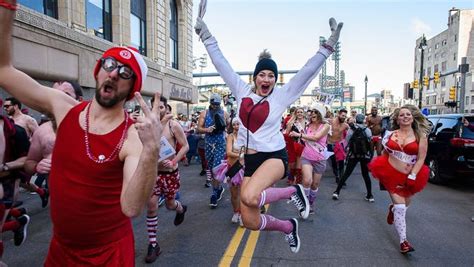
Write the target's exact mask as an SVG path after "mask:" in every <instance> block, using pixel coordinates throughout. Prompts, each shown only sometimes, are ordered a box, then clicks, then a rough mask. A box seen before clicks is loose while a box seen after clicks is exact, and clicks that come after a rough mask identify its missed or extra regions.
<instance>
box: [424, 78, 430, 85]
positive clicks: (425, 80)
mask: <svg viewBox="0 0 474 267" xmlns="http://www.w3.org/2000/svg"><path fill="white" fill-rule="evenodd" d="M423 85H424V86H426V87H428V85H430V78H429V77H428V76H425V77H423Z"/></svg>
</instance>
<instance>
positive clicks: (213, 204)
mask: <svg viewBox="0 0 474 267" xmlns="http://www.w3.org/2000/svg"><path fill="white" fill-rule="evenodd" d="M209 206H211V209H215V208H217V196H216V195H215V194H212V196H211V201H210V202H209Z"/></svg>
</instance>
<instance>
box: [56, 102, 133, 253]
mask: <svg viewBox="0 0 474 267" xmlns="http://www.w3.org/2000/svg"><path fill="white" fill-rule="evenodd" d="M87 104H88V102H81V103H80V104H78V105H76V106H75V107H73V108H72V109H71V110H70V111H69V112H68V113H67V115H66V117H65V118H64V119H63V121H62V122H61V125H60V126H59V128H58V131H57V137H56V144H55V146H54V150H53V156H52V166H51V173H50V176H49V183H50V196H51V200H50V203H51V207H50V212H51V219H52V222H53V232H54V237H55V238H56V239H57V240H58V241H59V242H60V243H62V244H64V245H67V246H71V247H80V248H89V247H97V246H101V245H104V244H107V243H110V242H114V241H117V240H119V239H120V238H122V237H123V236H125V235H126V234H127V233H129V232H131V231H132V227H131V222H130V219H129V218H128V217H126V216H125V215H124V214H123V213H122V209H121V206H120V193H121V191H122V183H123V162H122V161H120V159H119V157H118V156H117V157H116V158H115V159H114V160H112V161H109V162H105V163H96V162H94V161H92V160H91V159H89V157H88V156H87V154H86V145H85V137H84V136H85V134H84V129H82V128H81V126H80V125H79V114H80V112H81V111H82V110H84V108H85V107H86V106H87ZM127 119H128V120H129V118H128V117H127ZM131 124H132V122H131V121H129V123H128V125H131ZM124 127H125V121H124V122H123V123H122V124H120V125H119V126H118V127H117V128H115V129H114V130H113V131H111V132H109V133H107V134H104V135H95V134H90V133H89V143H90V148H91V151H92V154H93V155H95V156H96V157H97V156H98V155H99V154H103V155H106V157H107V156H108V155H110V153H111V152H112V151H113V149H114V148H115V146H116V145H117V144H118V142H119V141H120V138H121V137H122V133H123V130H124Z"/></svg>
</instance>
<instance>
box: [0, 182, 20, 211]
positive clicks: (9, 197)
mask: <svg viewBox="0 0 474 267" xmlns="http://www.w3.org/2000/svg"><path fill="white" fill-rule="evenodd" d="M17 179H18V178H15V177H12V176H9V177H8V178H7V177H4V178H0V183H1V184H2V186H3V198H2V199H0V203H2V204H4V205H5V207H6V208H7V209H10V208H11V207H12V205H13V202H14V199H13V198H14V197H15V181H16V180H17Z"/></svg>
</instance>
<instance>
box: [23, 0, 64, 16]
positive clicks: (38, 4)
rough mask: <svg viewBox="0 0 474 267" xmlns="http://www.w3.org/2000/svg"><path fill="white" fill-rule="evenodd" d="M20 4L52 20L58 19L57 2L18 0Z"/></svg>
mask: <svg viewBox="0 0 474 267" xmlns="http://www.w3.org/2000/svg"><path fill="white" fill-rule="evenodd" d="M18 3H19V4H21V5H23V6H26V7H28V8H31V9H33V10H35V11H38V12H40V13H43V14H45V15H48V16H50V17H52V18H55V19H57V18H58V1H57V0H18Z"/></svg>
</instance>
